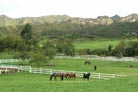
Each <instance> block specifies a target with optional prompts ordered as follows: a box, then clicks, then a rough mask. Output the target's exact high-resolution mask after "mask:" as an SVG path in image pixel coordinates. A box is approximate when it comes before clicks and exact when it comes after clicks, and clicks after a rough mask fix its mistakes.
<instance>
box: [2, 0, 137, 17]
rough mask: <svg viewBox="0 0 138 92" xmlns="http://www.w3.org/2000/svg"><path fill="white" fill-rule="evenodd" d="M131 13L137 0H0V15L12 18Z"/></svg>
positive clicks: (122, 14) (134, 9)
mask: <svg viewBox="0 0 138 92" xmlns="http://www.w3.org/2000/svg"><path fill="white" fill-rule="evenodd" d="M132 13H138V0H0V15H7V16H9V17H12V18H19V17H37V16H45V15H69V16H72V17H87V18H88V17H89V18H96V17H97V16H104V15H107V16H113V15H115V14H118V15H120V16H127V15H129V14H132Z"/></svg>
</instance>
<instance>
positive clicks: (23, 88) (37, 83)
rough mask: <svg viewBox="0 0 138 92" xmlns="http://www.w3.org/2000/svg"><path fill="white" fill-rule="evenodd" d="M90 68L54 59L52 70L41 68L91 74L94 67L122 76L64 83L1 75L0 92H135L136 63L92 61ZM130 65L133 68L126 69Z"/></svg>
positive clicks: (81, 62) (26, 75)
mask: <svg viewBox="0 0 138 92" xmlns="http://www.w3.org/2000/svg"><path fill="white" fill-rule="evenodd" d="M91 62H92V65H84V60H72V59H55V60H52V61H51V64H52V66H49V67H48V66H41V67H43V68H50V69H60V70H61V69H63V70H75V71H89V72H93V65H97V71H96V72H102V73H115V74H125V75H127V76H126V77H120V78H115V79H109V80H98V79H90V81H86V80H82V79H81V78H76V79H68V80H64V81H59V79H57V81H51V82H50V81H49V75H42V74H30V73H15V74H8V75H0V92H75V91H76V92H137V90H138V87H137V85H138V78H137V77H138V74H137V73H138V63H136V62H110V61H91ZM129 65H133V66H134V68H129Z"/></svg>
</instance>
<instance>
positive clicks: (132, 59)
mask: <svg viewBox="0 0 138 92" xmlns="http://www.w3.org/2000/svg"><path fill="white" fill-rule="evenodd" d="M55 58H59V59H63V58H68V59H87V60H102V61H125V62H127V61H131V62H138V59H137V58H134V57H122V58H117V57H114V56H107V57H100V56H97V55H77V56H73V57H72V56H55Z"/></svg>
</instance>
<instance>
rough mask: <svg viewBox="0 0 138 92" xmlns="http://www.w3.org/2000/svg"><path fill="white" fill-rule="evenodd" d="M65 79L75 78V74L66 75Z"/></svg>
mask: <svg viewBox="0 0 138 92" xmlns="http://www.w3.org/2000/svg"><path fill="white" fill-rule="evenodd" d="M67 77H68V78H76V74H75V73H67Z"/></svg>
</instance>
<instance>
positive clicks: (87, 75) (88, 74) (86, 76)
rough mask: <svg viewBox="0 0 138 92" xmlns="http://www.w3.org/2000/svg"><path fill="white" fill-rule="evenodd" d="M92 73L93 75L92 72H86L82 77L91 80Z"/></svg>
mask: <svg viewBox="0 0 138 92" xmlns="http://www.w3.org/2000/svg"><path fill="white" fill-rule="evenodd" d="M90 75H91V74H90V73H87V74H85V73H84V74H83V77H82V79H84V80H85V79H87V80H89V78H90Z"/></svg>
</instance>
